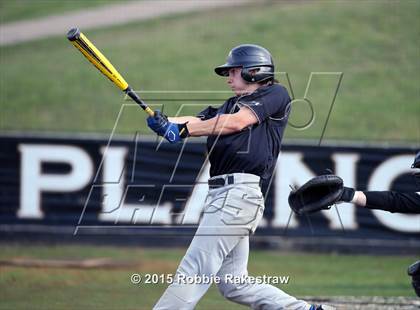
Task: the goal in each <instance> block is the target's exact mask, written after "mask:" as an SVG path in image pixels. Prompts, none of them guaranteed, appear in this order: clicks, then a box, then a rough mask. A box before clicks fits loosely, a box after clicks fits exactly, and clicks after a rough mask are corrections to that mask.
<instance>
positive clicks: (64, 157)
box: [17, 144, 93, 219]
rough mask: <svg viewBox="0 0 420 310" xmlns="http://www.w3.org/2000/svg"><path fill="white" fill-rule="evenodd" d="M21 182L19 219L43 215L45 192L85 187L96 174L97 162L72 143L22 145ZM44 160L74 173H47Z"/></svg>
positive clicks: (66, 190)
mask: <svg viewBox="0 0 420 310" xmlns="http://www.w3.org/2000/svg"><path fill="white" fill-rule="evenodd" d="M18 149H19V151H20V153H21V185H20V207H19V209H18V212H17V216H18V217H19V218H38V219H40V218H42V217H43V213H42V210H41V193H42V192H43V191H49V192H72V191H77V190H80V189H82V188H84V187H85V186H86V185H87V184H88V182H89V181H90V180H91V179H92V176H93V164H92V161H91V159H90V157H89V155H88V154H87V153H86V152H85V151H84V150H83V149H81V148H78V147H75V146H69V145H45V144H20V145H19V147H18ZM43 163H62V164H68V165H69V166H70V167H71V171H70V173H66V174H46V173H43V172H42V164H43Z"/></svg>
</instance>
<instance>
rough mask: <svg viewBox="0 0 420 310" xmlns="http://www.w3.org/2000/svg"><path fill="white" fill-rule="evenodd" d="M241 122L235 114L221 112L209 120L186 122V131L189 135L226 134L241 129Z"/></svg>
mask: <svg viewBox="0 0 420 310" xmlns="http://www.w3.org/2000/svg"><path fill="white" fill-rule="evenodd" d="M241 124H242V123H241V122H240V121H239V120H238V119H237V118H236V117H235V114H221V115H217V116H216V117H213V118H211V119H209V120H205V121H201V122H196V123H188V124H187V127H188V132H189V134H190V135H191V136H194V137H199V136H214V135H216V136H217V135H219V134H220V135H227V134H231V133H234V132H237V131H240V130H242V129H243V126H242V125H241Z"/></svg>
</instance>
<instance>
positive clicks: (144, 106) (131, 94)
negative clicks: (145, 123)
mask: <svg viewBox="0 0 420 310" xmlns="http://www.w3.org/2000/svg"><path fill="white" fill-rule="evenodd" d="M124 92H125V93H126V94H127V96H129V97H130V98H131V99H133V100H134V101H135V102H137V103H138V104H139V106H140V107H141V108H142V109H143V110H144V111H146V113H147V114H149V115H150V116H154V115H155V112H154V111H153V110H152V109H151V108H149V106H148V105H147V104H146V103H145V102H144V101H143V100H141V98H140V97H139V95H137V94H136V92H135V91H134V90H133V89H132V88H131V87H130V86H128V87H127V88H126V89H125V90H124Z"/></svg>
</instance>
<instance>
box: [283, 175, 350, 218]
mask: <svg viewBox="0 0 420 310" xmlns="http://www.w3.org/2000/svg"><path fill="white" fill-rule="evenodd" d="M343 191H344V185H343V180H342V179H341V178H340V177H339V176H336V175H334V174H326V175H320V176H317V177H315V178H313V179H311V180H309V181H308V182H306V183H305V184H303V185H302V186H301V187H300V188H298V189H296V190H293V191H292V192H291V193H290V194H289V205H290V208H291V209H292V210H293V211H295V212H296V213H297V214H299V215H301V214H306V213H312V212H316V211H319V210H323V209H329V208H330V207H331V206H332V205H333V204H335V203H336V202H337V201H340V200H341V196H342V195H343Z"/></svg>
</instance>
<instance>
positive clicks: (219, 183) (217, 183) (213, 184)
mask: <svg viewBox="0 0 420 310" xmlns="http://www.w3.org/2000/svg"><path fill="white" fill-rule="evenodd" d="M208 184H209V188H218V187H223V186H226V185H230V184H235V178H234V177H233V175H228V177H227V178H214V179H209V181H208ZM261 184H262V179H261V178H260V182H259V186H260V187H261Z"/></svg>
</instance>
